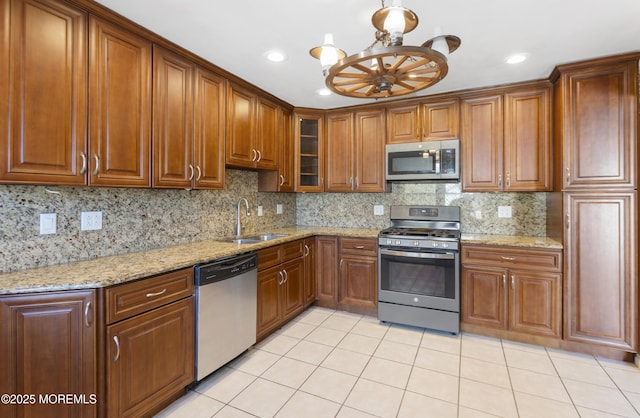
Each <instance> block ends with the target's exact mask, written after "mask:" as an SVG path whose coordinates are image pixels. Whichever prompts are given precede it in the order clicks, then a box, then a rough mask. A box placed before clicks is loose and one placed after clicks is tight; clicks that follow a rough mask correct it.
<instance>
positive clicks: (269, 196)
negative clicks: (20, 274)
mask: <svg viewBox="0 0 640 418" xmlns="http://www.w3.org/2000/svg"><path fill="white" fill-rule="evenodd" d="M257 185H258V174H257V173H255V172H250V171H241V170H227V172H226V187H225V190H176V189H170V190H169V189H130V188H100V187H56V186H48V187H45V186H18V185H0V219H2V222H0V272H9V271H16V270H22V269H26V268H33V267H42V266H48V265H53V264H60V263H66V262H71V261H79V260H87V259H91V258H96V257H103V256H109V255H116V254H124V253H129V252H136V251H143V250H148V249H152V248H159V247H166V246H171V245H177V244H184V243H188V242H193V241H200V240H207V239H215V238H219V237H224V236H231V235H234V234H235V228H234V226H235V219H236V204H237V202H238V199H239V198H240V197H246V198H247V200H248V201H249V205H250V207H251V213H252V214H251V216H250V217H249V218H246V217H245V215H244V210H243V211H242V218H241V219H242V224H243V233H252V232H257V231H264V230H268V229H269V228H280V227H284V226H289V225H293V224H295V221H296V215H295V212H296V208H295V204H296V202H295V195H294V194H291V193H260V192H258V186H257ZM47 190H52V191H55V192H59V193H60V194H52V193H48V192H47ZM276 204H282V205H283V214H280V215H277V214H276ZM258 205H262V206H263V216H262V217H258V216H257V206H258ZM83 211H102V230H99V231H80V212H83ZM41 213H56V217H57V233H56V234H54V235H40V231H39V222H40V214H41Z"/></svg>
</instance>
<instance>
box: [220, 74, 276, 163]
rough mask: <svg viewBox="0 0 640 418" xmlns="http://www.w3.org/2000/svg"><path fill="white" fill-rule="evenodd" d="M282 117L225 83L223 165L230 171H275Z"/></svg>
mask: <svg viewBox="0 0 640 418" xmlns="http://www.w3.org/2000/svg"><path fill="white" fill-rule="evenodd" d="M282 115H283V113H282V110H281V109H280V108H279V106H277V105H276V104H274V103H272V102H271V101H269V100H266V99H264V98H262V97H258V96H257V95H256V94H255V93H254V92H252V91H251V90H249V89H246V88H243V87H241V86H238V85H237V84H234V83H229V85H228V93H227V127H226V128H227V129H226V133H227V135H226V136H227V140H226V142H227V150H226V163H227V165H229V166H233V167H246V168H257V169H264V170H277V169H278V148H279V144H280V143H281V142H282V135H283V131H284V129H283V116H282Z"/></svg>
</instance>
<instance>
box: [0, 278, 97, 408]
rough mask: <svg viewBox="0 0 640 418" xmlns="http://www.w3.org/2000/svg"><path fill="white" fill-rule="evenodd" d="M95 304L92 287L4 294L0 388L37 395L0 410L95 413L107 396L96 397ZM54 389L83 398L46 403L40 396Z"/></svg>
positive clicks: (0, 326) (0, 323)
mask: <svg viewBox="0 0 640 418" xmlns="http://www.w3.org/2000/svg"><path fill="white" fill-rule="evenodd" d="M95 309H96V298H95V292H94V291H93V290H81V291H65V292H47V293H37V294H25V295H12V296H3V297H1V298H0V359H1V360H0V362H1V363H2V367H1V368H2V373H0V391H1V392H2V393H3V394H4V393H6V394H14V395H19V396H24V395H27V396H29V395H33V396H34V398H33V399H29V400H28V402H27V403H22V402H17V401H16V403H15V404H10V405H7V404H5V403H4V402H3V403H2V404H0V416H2V417H7V418H14V417H69V418H71V417H77V418H85V417H95V416H96V414H97V408H98V402H102V401H103V400H102V399H98V398H95V396H96V392H97V391H96V382H97V369H96V367H97V366H96V360H95V359H96V321H95ZM51 394H54V395H55V394H73V395H79V396H80V397H81V398H79V399H83V401H82V402H81V403H71V404H66V403H59V402H56V401H55V399H54V402H52V403H47V402H44V401H43V400H42V399H41V398H40V396H45V395H51ZM92 396H93V397H94V398H92ZM47 399H48V398H47ZM32 400H33V402H31V401H32Z"/></svg>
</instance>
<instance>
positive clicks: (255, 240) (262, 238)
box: [220, 234, 289, 244]
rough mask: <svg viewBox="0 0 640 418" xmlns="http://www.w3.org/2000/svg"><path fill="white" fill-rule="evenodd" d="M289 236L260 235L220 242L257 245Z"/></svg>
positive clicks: (226, 239)
mask: <svg viewBox="0 0 640 418" xmlns="http://www.w3.org/2000/svg"><path fill="white" fill-rule="evenodd" d="M288 235H289V234H260V235H250V236H247V237H239V238H238V237H233V238H223V239H221V240H220V241H223V242H233V243H235V244H255V243H258V242H262V241H271V240H272V239H276V238H283V237H286V236H288Z"/></svg>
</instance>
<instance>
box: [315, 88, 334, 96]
mask: <svg viewBox="0 0 640 418" xmlns="http://www.w3.org/2000/svg"><path fill="white" fill-rule="evenodd" d="M316 92H317V93H318V95H320V96H330V95H331V90H329V89H319V90H317V91H316Z"/></svg>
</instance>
